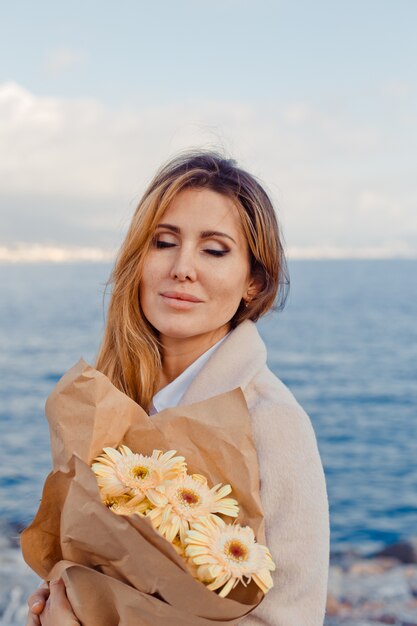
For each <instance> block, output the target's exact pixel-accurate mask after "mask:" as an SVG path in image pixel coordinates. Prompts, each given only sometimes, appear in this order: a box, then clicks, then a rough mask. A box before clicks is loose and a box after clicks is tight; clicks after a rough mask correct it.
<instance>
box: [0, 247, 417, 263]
mask: <svg viewBox="0 0 417 626" xmlns="http://www.w3.org/2000/svg"><path fill="white" fill-rule="evenodd" d="M117 252H118V249H114V248H105V247H103V248H102V247H97V246H65V245H58V244H40V243H33V244H28V243H23V242H19V243H15V244H12V245H1V244H0V263H2V264H17V263H71V262H92V263H100V262H109V261H114V260H115V259H116V255H117ZM285 254H286V257H287V259H288V260H289V261H292V260H312V261H313V260H360V259H363V260H366V259H369V260H372V259H374V260H389V259H392V260H394V259H398V260H400V259H409V260H412V259H417V249H416V250H413V249H412V248H410V247H408V246H405V245H404V244H402V245H401V244H400V245H395V244H394V245H391V246H380V247H377V246H368V247H363V248H352V247H350V248H349V247H338V246H304V247H303V246H288V247H287V248H286V250H285Z"/></svg>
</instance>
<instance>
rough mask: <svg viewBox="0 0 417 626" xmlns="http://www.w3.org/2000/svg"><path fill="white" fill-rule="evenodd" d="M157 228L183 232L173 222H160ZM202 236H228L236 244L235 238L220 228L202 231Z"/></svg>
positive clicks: (203, 237)
mask: <svg viewBox="0 0 417 626" xmlns="http://www.w3.org/2000/svg"><path fill="white" fill-rule="evenodd" d="M157 228H166V229H167V230H171V231H172V232H173V233H177V234H180V233H181V229H180V228H178V226H174V225H173V224H158V225H157ZM200 237H201V238H202V239H210V237H227V239H231V240H232V241H233V243H235V244H236V241H235V240H234V239H233V237H231V236H230V235H228V234H227V233H222V232H220V231H219V230H203V231H202V232H201V233H200ZM236 245H237V244H236Z"/></svg>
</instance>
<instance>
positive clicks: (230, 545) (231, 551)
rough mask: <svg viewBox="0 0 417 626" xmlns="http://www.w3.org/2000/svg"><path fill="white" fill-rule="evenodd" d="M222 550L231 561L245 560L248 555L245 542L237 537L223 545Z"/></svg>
mask: <svg viewBox="0 0 417 626" xmlns="http://www.w3.org/2000/svg"><path fill="white" fill-rule="evenodd" d="M224 552H225V554H226V556H228V557H229V559H233V561H247V560H248V557H249V550H248V549H247V547H246V546H245V544H243V543H242V542H241V541H238V540H237V539H232V540H231V541H228V542H227V543H226V545H225V546H224Z"/></svg>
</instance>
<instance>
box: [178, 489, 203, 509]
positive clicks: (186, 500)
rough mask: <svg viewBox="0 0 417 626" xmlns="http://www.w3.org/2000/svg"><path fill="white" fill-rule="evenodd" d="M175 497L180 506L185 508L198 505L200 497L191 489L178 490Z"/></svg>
mask: <svg viewBox="0 0 417 626" xmlns="http://www.w3.org/2000/svg"><path fill="white" fill-rule="evenodd" d="M177 496H178V499H179V501H180V502H181V504H185V505H187V506H197V504H200V496H199V495H198V493H196V492H195V491H193V490H192V489H179V490H178V491H177Z"/></svg>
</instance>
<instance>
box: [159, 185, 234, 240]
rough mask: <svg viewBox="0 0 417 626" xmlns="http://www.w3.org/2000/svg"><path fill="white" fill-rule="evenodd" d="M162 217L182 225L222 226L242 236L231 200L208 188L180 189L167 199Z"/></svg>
mask: <svg viewBox="0 0 417 626" xmlns="http://www.w3.org/2000/svg"><path fill="white" fill-rule="evenodd" d="M163 219H164V221H169V222H170V223H174V222H175V225H178V226H179V227H180V228H184V229H185V228H195V229H196V230H197V229H198V230H210V229H211V230H215V229H219V227H220V226H221V227H222V229H223V230H224V229H227V230H228V231H233V233H234V234H235V235H236V236H238V235H239V234H240V235H241V236H243V229H242V222H241V218H240V215H239V211H238V209H237V207H236V204H235V202H234V200H233V199H232V198H230V197H228V196H225V195H223V194H221V193H218V192H216V191H213V190H211V189H204V188H202V189H201V188H198V189H191V188H190V189H188V188H187V189H183V190H182V191H180V192H179V193H178V194H177V195H176V196H175V198H174V199H173V200H172V201H171V202H170V204H169V206H168V208H167V209H166V211H165V213H164V215H163ZM229 234H232V232H229Z"/></svg>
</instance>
